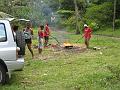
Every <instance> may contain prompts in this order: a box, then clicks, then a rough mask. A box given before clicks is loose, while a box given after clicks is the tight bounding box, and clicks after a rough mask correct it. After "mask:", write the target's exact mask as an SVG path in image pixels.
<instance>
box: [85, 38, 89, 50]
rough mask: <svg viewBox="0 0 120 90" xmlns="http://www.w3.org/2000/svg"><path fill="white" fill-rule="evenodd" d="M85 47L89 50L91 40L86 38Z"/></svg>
mask: <svg viewBox="0 0 120 90" xmlns="http://www.w3.org/2000/svg"><path fill="white" fill-rule="evenodd" d="M85 45H86V47H87V48H89V39H87V38H85Z"/></svg>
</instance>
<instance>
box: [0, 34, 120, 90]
mask: <svg viewBox="0 0 120 90" xmlns="http://www.w3.org/2000/svg"><path fill="white" fill-rule="evenodd" d="M54 35H55V32H54ZM66 37H67V39H69V41H70V42H71V43H75V42H76V41H77V39H79V38H80V36H79V35H74V34H69V35H68V34H67V35H66ZM52 40H53V39H52ZM52 40H51V41H52ZM79 43H81V44H83V40H82V39H80V41H79ZM33 44H37V41H36V40H34V42H33ZM90 47H100V48H101V49H100V50H93V49H87V50H86V51H84V52H82V53H79V52H76V51H72V52H71V51H62V50H61V51H54V50H53V49H52V48H47V49H44V50H43V53H42V54H41V55H38V52H37V49H35V48H34V54H35V58H34V59H32V58H31V55H30V53H29V51H28V50H27V52H26V56H25V67H24V70H23V71H20V72H14V73H13V75H12V79H11V80H10V83H9V84H7V85H5V86H0V90H120V39H117V38H111V37H103V36H93V37H92V39H91V41H90Z"/></svg>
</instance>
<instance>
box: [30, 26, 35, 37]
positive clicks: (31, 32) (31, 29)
mask: <svg viewBox="0 0 120 90" xmlns="http://www.w3.org/2000/svg"><path fill="white" fill-rule="evenodd" d="M30 30H31V36H32V38H33V37H34V34H33V30H32V29H31V28H30Z"/></svg>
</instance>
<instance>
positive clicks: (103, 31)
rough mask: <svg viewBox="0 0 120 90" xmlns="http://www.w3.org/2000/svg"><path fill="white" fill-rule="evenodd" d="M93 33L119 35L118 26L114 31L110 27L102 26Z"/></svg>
mask: <svg viewBox="0 0 120 90" xmlns="http://www.w3.org/2000/svg"><path fill="white" fill-rule="evenodd" d="M94 34H102V35H108V36H115V37H120V28H119V29H115V31H113V29H112V28H103V29H102V30H100V31H96V32H94Z"/></svg>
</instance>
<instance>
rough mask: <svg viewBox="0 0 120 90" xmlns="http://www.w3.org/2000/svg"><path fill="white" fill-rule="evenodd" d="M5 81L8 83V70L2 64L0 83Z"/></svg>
mask: <svg viewBox="0 0 120 90" xmlns="http://www.w3.org/2000/svg"><path fill="white" fill-rule="evenodd" d="M5 83H6V70H5V68H4V67H3V66H2V65H0V84H5Z"/></svg>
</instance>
